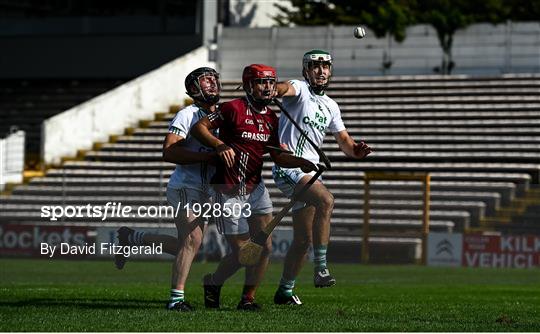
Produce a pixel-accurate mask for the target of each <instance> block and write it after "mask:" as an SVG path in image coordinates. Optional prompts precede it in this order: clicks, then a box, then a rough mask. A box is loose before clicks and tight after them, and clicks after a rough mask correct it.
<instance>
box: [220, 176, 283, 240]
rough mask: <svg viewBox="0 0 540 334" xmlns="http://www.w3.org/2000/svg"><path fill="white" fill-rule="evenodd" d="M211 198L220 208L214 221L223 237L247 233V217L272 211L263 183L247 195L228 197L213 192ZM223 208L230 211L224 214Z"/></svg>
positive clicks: (270, 201) (268, 195)
mask: <svg viewBox="0 0 540 334" xmlns="http://www.w3.org/2000/svg"><path fill="white" fill-rule="evenodd" d="M213 198H214V203H219V205H220V207H221V208H222V212H221V215H220V216H219V217H215V218H214V219H215V220H216V224H217V227H218V230H219V232H220V233H222V234H225V235H239V234H246V233H249V224H248V219H249V217H251V216H253V215H266V214H272V211H273V207H272V200H271V199H270V194H269V193H268V189H266V186H265V185H264V182H263V181H261V182H260V183H259V184H258V185H257V187H256V188H255V189H253V191H252V192H251V193H249V194H247V195H236V196H229V195H226V194H222V193H220V192H217V191H214V192H213ZM223 208H229V209H230V211H229V212H227V214H225V213H226V212H225V210H223Z"/></svg>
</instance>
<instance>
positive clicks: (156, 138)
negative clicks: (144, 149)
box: [116, 133, 540, 145]
mask: <svg viewBox="0 0 540 334" xmlns="http://www.w3.org/2000/svg"><path fill="white" fill-rule="evenodd" d="M359 137H360V138H361V139H362V140H366V141H368V142H369V143H373V144H374V143H390V144H393V143H396V142H398V143H399V144H405V143H412V144H415V143H416V144H437V143H440V144H452V143H453V144H471V145H472V144H484V143H485V144H492V145H496V144H497V143H501V142H502V143H505V144H520V145H521V144H530V145H540V137H538V136H522V135H519V136H513V135H507V136H497V135H445V134H440V135H436V136H435V135H370V136H369V137H366V136H364V135H360V136H359ZM164 138H165V133H163V134H162V135H152V136H147V135H129V136H118V137H117V138H116V139H117V140H116V143H126V144H158V145H163V139H164ZM323 145H337V142H336V140H335V138H334V137H333V136H326V138H325V141H324V144H323ZM503 145H504V144H503Z"/></svg>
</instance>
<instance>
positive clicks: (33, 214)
mask: <svg viewBox="0 0 540 334" xmlns="http://www.w3.org/2000/svg"><path fill="white" fill-rule="evenodd" d="M2 206H6V205H1V206H0V207H2ZM124 207H127V206H124ZM276 209H279V208H276ZM103 210H104V209H103ZM110 210H111V209H109V211H108V216H109V219H115V220H119V221H124V222H130V223H143V222H152V221H154V222H158V221H159V222H164V221H167V222H171V223H172V218H171V217H170V216H166V215H165V213H164V212H163V213H162V216H161V217H158V216H157V214H153V213H151V214H150V215H149V216H147V212H148V211H143V214H142V215H139V214H137V213H138V207H131V211H129V212H127V211H126V214H125V215H120V216H118V215H117V214H114V215H113V214H112V211H110ZM102 212H104V211H102ZM276 212H277V211H276ZM79 213H80V214H79ZM91 214H92V212H91ZM362 214H363V212H362V211H361V210H360V211H358V210H349V212H347V210H341V211H339V212H335V213H334V215H333V216H332V226H335V227H348V228H350V227H354V226H355V225H356V226H357V225H358V224H359V223H361V217H362ZM69 216H70V217H65V218H64V220H65V221H68V222H83V221H95V222H103V221H104V220H103V216H98V215H96V216H95V217H89V215H88V213H87V210H86V208H84V209H81V211H80V212H79V211H78V210H75V211H69ZM370 216H371V217H372V218H373V220H375V222H374V225H376V224H377V221H379V222H381V221H382V222H385V223H382V224H381V225H383V227H385V228H391V229H398V228H410V227H411V226H410V225H413V227H414V226H421V216H422V213H421V212H420V211H417V210H377V209H374V210H371V212H370ZM430 216H431V218H432V224H431V227H432V230H437V231H445V232H451V231H452V230H453V229H454V228H455V229H456V230H459V231H463V229H464V228H468V227H469V216H468V213H466V212H461V211H432V212H431V213H430ZM50 218H51V217H42V211H41V206H34V205H29V206H28V207H27V208H26V209H24V210H19V211H10V210H1V211H0V219H11V220H12V221H18V222H27V221H32V220H38V221H41V223H46V222H47V221H51V219H50ZM57 219H58V220H60V218H57ZM439 220H442V221H443V222H442V223H439ZM392 221H394V222H400V221H401V222H403V221H406V222H407V223H402V224H397V223H389V222H392ZM291 222H292V218H291V217H289V216H288V217H286V218H284V219H283V220H282V224H291ZM404 225H405V226H404Z"/></svg>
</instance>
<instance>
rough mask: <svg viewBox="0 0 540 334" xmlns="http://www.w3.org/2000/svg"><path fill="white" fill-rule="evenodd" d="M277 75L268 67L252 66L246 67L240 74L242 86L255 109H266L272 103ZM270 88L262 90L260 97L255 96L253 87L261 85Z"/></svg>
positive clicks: (261, 65)
mask: <svg viewBox="0 0 540 334" xmlns="http://www.w3.org/2000/svg"><path fill="white" fill-rule="evenodd" d="M276 81H277V75H276V70H275V69H274V68H273V67H271V66H268V65H263V64H252V65H249V66H246V67H245V68H244V71H243V72H242V86H243V88H244V91H245V92H246V95H247V98H248V100H249V101H250V103H252V104H254V105H255V106H256V107H257V108H262V107H266V106H267V105H269V104H270V103H271V102H272V98H273V96H274V91H275V89H276V85H275V83H276ZM267 83H268V86H271V87H272V88H271V89H264V90H262V91H261V92H260V93H261V94H260V95H261V96H255V94H254V93H255V92H254V85H255V84H262V85H264V86H265V87H266V86H267Z"/></svg>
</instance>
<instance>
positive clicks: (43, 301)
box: [0, 298, 166, 309]
mask: <svg viewBox="0 0 540 334" xmlns="http://www.w3.org/2000/svg"><path fill="white" fill-rule="evenodd" d="M165 304H166V301H159V300H157V301H156V300H148V299H104V298H99V299H97V298H95V299H94V298H70V299H53V298H29V299H25V300H19V301H16V302H6V301H0V306H8V307H21V306H25V307H27V306H29V305H32V306H37V307H50V306H70V307H75V308H85V309H118V308H123V309H126V308H127V309H141V308H163V309H165Z"/></svg>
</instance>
